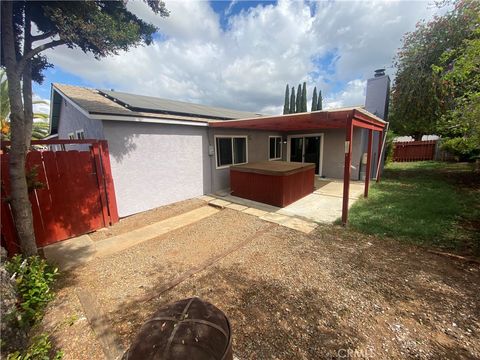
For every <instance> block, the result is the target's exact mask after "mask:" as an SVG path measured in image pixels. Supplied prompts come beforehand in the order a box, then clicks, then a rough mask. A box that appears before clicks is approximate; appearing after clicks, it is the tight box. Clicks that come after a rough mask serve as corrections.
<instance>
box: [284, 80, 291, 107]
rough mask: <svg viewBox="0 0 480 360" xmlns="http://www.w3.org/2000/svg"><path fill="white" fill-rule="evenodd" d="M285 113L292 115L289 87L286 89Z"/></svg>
mask: <svg viewBox="0 0 480 360" xmlns="http://www.w3.org/2000/svg"><path fill="white" fill-rule="evenodd" d="M283 113H284V114H289V113H290V91H289V89H288V84H287V87H286V88H285V101H284V102H283Z"/></svg>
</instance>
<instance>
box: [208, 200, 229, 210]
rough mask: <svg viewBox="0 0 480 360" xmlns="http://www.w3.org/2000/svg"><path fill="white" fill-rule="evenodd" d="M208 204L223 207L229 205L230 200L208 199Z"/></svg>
mask: <svg viewBox="0 0 480 360" xmlns="http://www.w3.org/2000/svg"><path fill="white" fill-rule="evenodd" d="M208 205H212V206H215V207H218V208H220V209H223V208H225V207H227V205H230V202H229V201H225V200H222V199H215V200H212V201H209V202H208Z"/></svg>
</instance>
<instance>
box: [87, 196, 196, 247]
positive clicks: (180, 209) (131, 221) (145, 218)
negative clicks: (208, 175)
mask: <svg viewBox="0 0 480 360" xmlns="http://www.w3.org/2000/svg"><path fill="white" fill-rule="evenodd" d="M201 206H205V201H203V200H200V199H189V200H185V201H180V202H177V203H174V204H170V205H165V206H161V207H159V208H155V209H152V210H149V211H145V212H141V213H139V214H135V215H131V216H128V217H126V218H123V219H120V221H119V222H118V223H116V224H115V225H113V226H110V227H108V228H105V229H101V230H99V231H95V232H93V233H90V234H89V235H90V238H91V239H92V240H93V241H98V240H103V239H106V238H109V237H112V236H116V235H120V234H123V233H126V232H128V231H131V230H135V229H138V228H139V227H142V226H146V225H150V224H153V223H155V222H157V221H161V220H164V219H168V218H169V217H172V216H176V215H180V214H183V213H185V212H187V211H190V210H195V209H197V208H199V207H201Z"/></svg>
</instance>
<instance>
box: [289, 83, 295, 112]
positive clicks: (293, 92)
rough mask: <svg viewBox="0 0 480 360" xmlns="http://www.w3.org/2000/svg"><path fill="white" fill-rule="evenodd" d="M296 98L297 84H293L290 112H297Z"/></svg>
mask: <svg viewBox="0 0 480 360" xmlns="http://www.w3.org/2000/svg"><path fill="white" fill-rule="evenodd" d="M296 104H297V102H296V99H295V86H292V94H291V95H290V112H289V114H295V113H296V112H297V111H296Z"/></svg>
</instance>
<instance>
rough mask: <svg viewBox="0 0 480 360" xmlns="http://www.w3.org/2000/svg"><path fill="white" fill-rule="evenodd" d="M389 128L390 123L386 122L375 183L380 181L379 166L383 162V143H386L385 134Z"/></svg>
mask: <svg viewBox="0 0 480 360" xmlns="http://www.w3.org/2000/svg"><path fill="white" fill-rule="evenodd" d="M389 126H390V123H389V122H387V126H386V127H385V131H384V132H385V135H383V139H382V147H381V151H380V154H379V156H378V164H377V174H376V176H375V177H376V179H377V180H376V181H377V183H378V182H379V181H380V166H382V162H383V151H384V149H385V143H386V141H387V133H388V128H389Z"/></svg>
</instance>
